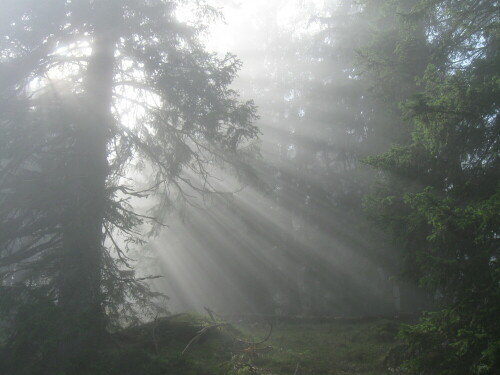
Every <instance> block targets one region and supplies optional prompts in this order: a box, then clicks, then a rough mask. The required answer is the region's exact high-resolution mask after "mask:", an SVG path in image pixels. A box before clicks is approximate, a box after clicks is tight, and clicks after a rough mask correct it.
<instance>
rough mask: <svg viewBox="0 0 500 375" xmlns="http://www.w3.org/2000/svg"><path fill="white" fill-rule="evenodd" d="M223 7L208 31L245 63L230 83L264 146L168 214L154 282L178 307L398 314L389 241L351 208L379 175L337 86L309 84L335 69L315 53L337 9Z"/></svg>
mask: <svg viewBox="0 0 500 375" xmlns="http://www.w3.org/2000/svg"><path fill="white" fill-rule="evenodd" d="M219 5H220V6H221V7H222V8H221V9H222V11H223V14H224V20H222V21H220V22H218V23H217V24H215V25H214V26H212V27H211V29H210V30H209V35H208V39H207V46H208V47H209V48H211V49H213V50H215V51H217V52H218V53H219V54H224V53H226V52H227V51H229V52H231V53H234V54H236V55H237V56H238V58H239V59H240V60H241V62H242V64H243V65H242V69H241V70H240V71H239V73H238V78H237V79H236V80H235V82H234V83H233V85H234V88H235V89H237V90H238V91H240V94H241V96H242V98H244V99H247V98H251V99H253V100H254V101H255V104H256V105H257V106H258V108H259V116H260V119H259V120H258V121H257V125H258V127H259V129H260V131H261V133H262V134H261V136H260V140H259V142H252V143H250V144H248V145H246V147H247V148H248V149H249V154H251V153H252V151H251V150H257V154H254V155H249V156H248V158H247V160H245V161H244V163H245V164H248V167H247V168H248V171H246V173H247V175H245V171H243V173H241V172H240V176H239V177H238V176H235V175H234V173H231V171H227V170H218V171H216V172H214V177H213V178H212V179H211V182H212V183H213V184H214V186H216V189H215V190H216V191H218V192H222V193H223V194H217V193H214V194H211V195H210V196H197V197H196V196H194V197H193V198H192V199H191V203H193V205H194V206H195V207H191V206H190V204H188V205H186V204H184V205H182V207H178V209H177V210H174V213H172V214H170V215H169V216H167V218H166V223H167V224H168V228H166V229H165V230H164V231H163V232H162V233H161V235H160V236H159V238H157V239H155V240H154V241H152V242H151V243H150V244H149V246H148V247H149V248H151V249H152V250H153V254H154V255H153V256H152V259H148V262H149V264H150V266H149V267H148V266H146V270H147V271H144V272H145V273H149V274H159V275H164V278H162V279H156V280H155V281H154V288H155V289H156V290H158V291H160V292H162V293H165V294H166V295H167V296H168V297H169V298H170V300H169V303H168V304H167V307H168V309H169V310H170V311H171V312H182V311H198V312H204V307H208V308H210V309H213V310H215V311H217V312H218V313H219V314H221V315H227V314H229V315H231V314H268V315H274V314H278V315H290V314H291V315H300V316H302V315H304V316H369V315H386V316H392V315H398V314H399V313H400V312H401V301H400V290H399V289H400V287H399V285H398V282H397V281H396V280H395V279H394V276H396V272H397V271H395V266H396V264H395V260H394V259H393V258H392V259H391V255H390V249H388V248H386V247H389V246H390V245H389V244H388V243H387V242H386V241H384V240H383V239H382V236H381V235H380V234H379V233H377V231H376V230H373V229H372V228H371V227H370V225H369V224H368V223H366V218H364V217H363V215H362V214H361V212H360V210H359V207H349V204H350V202H349V199H351V201H352V202H353V204H356V205H358V206H359V202H355V200H356V199H359V198H360V196H361V195H362V194H363V192H364V191H366V190H364V191H363V189H367V188H368V184H369V183H370V182H369V181H370V178H372V177H373V176H372V175H371V174H370V173H371V172H370V170H369V169H368V168H366V167H363V166H362V165H360V164H359V163H358V162H357V158H358V157H359V156H358V155H357V150H356V148H359V145H358V143H359V144H360V143H361V142H362V138H363V137H362V136H360V135H355V134H354V131H355V130H350V128H352V129H354V126H351V124H349V125H347V124H346V123H345V122H343V123H338V122H337V123H336V122H335V121H338V120H336V119H334V120H332V119H331V117H334V116H329V113H330V112H334V111H336V106H338V102H337V103H336V102H335V96H336V95H340V94H337V93H336V92H335V91H334V90H335V87H334V88H333V89H331V88H330V91H331V92H329V93H328V95H327V96H325V97H323V98H318V97H314V94H313V92H312V88H318V87H321V86H326V85H328V84H331V80H332V79H334V78H332V76H333V77H334V74H332V72H329V71H328V70H326V71H325V70H324V69H325V67H324V66H322V65H321V59H322V58H321V57H318V56H314V53H311V49H312V48H313V47H312V44H314V43H317V40H316V38H317V34H318V33H319V32H321V25H320V24H319V22H318V21H317V18H315V17H319V16H321V15H322V14H323V15H326V14H328V7H327V8H326V9H324V8H322V4H321V1H315V2H313V1H311V2H304V1H296V2H289V1H286V2H283V1H281V2H280V1H274V2H267V1H252V2H230V1H228V2H221V3H219ZM330 6H331V9H334V8H335V7H337V6H338V5H335V4H330ZM321 12H323V13H321ZM329 63H330V64H331V63H332V61H330V62H329ZM337 64H341V61H339V62H338V63H337ZM329 69H331V70H333V71H335V70H337V71H338V70H342V69H343V67H342V66H338V67H335V66H333V67H332V66H330V68H329ZM353 79H354V78H353ZM329 80H330V81H329ZM337 90H342V86H341V85H339V87H338V88H337ZM342 110H343V111H345V109H342ZM360 115H362V113H361V114H360ZM349 116H351V117H352V118H354V117H356V114H352V113H351V114H350V115H349ZM348 120H349V119H346V120H345V121H348ZM349 132H351V134H349ZM346 142H349V143H346ZM256 155H257V156H256ZM349 155H351V156H349ZM191 178H196V176H191ZM363 184H366V186H363ZM360 185H361V186H360ZM408 293H409V292H408ZM414 298H415V295H414V294H412V295H411V297H410V299H414ZM403 308H404V309H406V310H407V311H408V312H409V311H412V309H414V308H415V307H414V306H411V305H408V303H407V305H406V306H403Z"/></svg>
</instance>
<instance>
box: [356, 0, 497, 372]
mask: <svg viewBox="0 0 500 375" xmlns="http://www.w3.org/2000/svg"><path fill="white" fill-rule="evenodd" d="M386 3H387V4H392V5H393V6H394V9H395V10H396V13H394V10H392V11H391V12H392V13H393V14H395V16H396V14H397V17H399V27H398V28H396V29H395V32H397V38H398V40H397V42H396V43H395V45H394V48H391V49H390V50H388V51H386V53H388V55H387V56H386V58H385V61H386V62H381V63H380V64H378V65H375V64H374V61H380V59H379V58H378V54H377V51H381V50H382V48H383V46H384V45H385V43H387V41H386V40H384V41H383V42H381V41H376V42H375V44H374V45H373V47H370V48H368V49H367V50H365V51H364V52H363V53H362V57H363V59H364V63H365V66H367V69H368V71H370V72H375V73H376V74H375V78H376V79H375V80H374V81H373V85H374V87H375V88H374V90H376V91H377V92H382V93H384V94H385V95H386V96H387V97H388V98H391V99H392V100H394V101H395V102H399V103H400V109H399V110H400V113H401V118H402V124H401V127H402V128H403V129H408V137H407V140H406V141H405V142H399V143H398V144H395V145H393V146H392V147H391V149H390V150H389V151H387V152H386V153H383V154H380V155H377V156H371V157H369V158H367V159H366V163H367V164H369V165H372V166H374V167H376V168H378V169H379V170H380V171H381V172H382V173H381V177H380V180H379V183H378V186H377V188H376V192H375V193H374V194H373V195H371V196H370V197H367V198H366V200H365V206H366V208H367V210H368V213H369V214H370V215H371V216H372V217H373V218H374V219H375V221H376V222H378V223H379V224H381V225H383V226H385V227H387V228H390V229H391V231H392V232H393V234H394V236H395V239H396V240H397V244H398V246H399V247H400V249H401V251H402V254H403V257H404V266H405V273H406V275H407V276H409V277H411V278H413V279H416V280H418V281H419V282H420V284H421V285H422V286H425V287H427V288H429V290H431V291H433V292H434V293H435V295H436V298H437V299H438V300H439V302H440V307H439V310H438V311H436V312H433V313H429V314H428V315H426V317H425V318H423V319H422V320H421V322H420V323H419V324H417V325H415V326H409V327H407V328H406V329H405V330H404V331H403V332H402V335H403V337H404V338H405V339H406V340H407V342H408V345H409V347H408V353H407V356H408V357H407V358H408V361H406V362H405V364H404V365H403V368H405V369H406V370H407V371H408V372H409V373H412V374H413V373H414V374H424V373H425V374H494V373H497V372H498V371H499V369H500V367H499V366H500V362H499V358H500V352H499V350H498V348H499V344H498V342H499V341H498V340H499V337H500V325H499V324H498V316H499V313H500V310H499V309H500V289H499V285H500V284H499V275H500V273H499V270H500V268H499V264H498V256H499V253H498V250H499V246H498V244H499V242H498V241H499V238H498V230H499V228H500V225H499V224H500V221H499V217H500V216H499V212H500V211H499V197H500V195H499V188H500V185H499V181H500V178H499V177H500V175H499V171H500V168H499V167H500V165H499V163H500V159H499V141H500V120H499V103H500V96H499V94H500V85H499V77H500V70H499V67H500V60H499V57H500V55H499V50H500V49H499V48H498V47H499V35H500V34H499V30H500V23H499V22H500V13H499V4H498V2H491V1H468V0H465V1H419V2H417V3H415V4H412V6H411V7H410V8H407V9H406V10H405V6H404V1H393V2H390V1H389V2H386ZM416 45H417V46H421V47H420V49H421V50H422V51H424V52H422V53H421V54H420V56H424V57H425V58H424V59H420V63H418V64H416V63H417V62H418V60H416V59H413V58H409V57H408V55H407V51H411V52H412V53H418V49H419V48H417V47H416ZM379 46H381V47H380V48H377V47H379ZM379 53H380V52H379ZM395 61H396V62H397V61H403V62H404V65H406V66H407V67H409V68H411V67H412V66H415V65H418V68H417V69H413V70H412V71H411V72H410V73H411V74H410V76H409V78H410V79H409V81H408V80H407V82H411V81H413V82H414V83H415V84H416V85H414V88H413V89H412V90H411V95H408V96H402V97H400V98H398V97H397V96H394V93H393V92H391V90H393V89H394V86H396V82H391V83H390V84H389V88H390V89H387V88H386V84H387V80H386V79H385V77H387V76H391V75H393V76H396V77H397V76H398V70H399V69H397V67H396V66H395V65H394V64H393V62H395ZM397 80H398V79H396V81H397ZM399 99H403V100H402V101H401V100H399Z"/></svg>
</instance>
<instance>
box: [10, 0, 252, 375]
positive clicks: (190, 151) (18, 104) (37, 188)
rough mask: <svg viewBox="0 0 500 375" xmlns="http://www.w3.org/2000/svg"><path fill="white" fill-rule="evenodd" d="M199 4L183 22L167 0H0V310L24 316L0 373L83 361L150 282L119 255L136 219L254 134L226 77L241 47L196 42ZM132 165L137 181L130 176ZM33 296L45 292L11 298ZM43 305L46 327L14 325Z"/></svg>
mask: <svg viewBox="0 0 500 375" xmlns="http://www.w3.org/2000/svg"><path fill="white" fill-rule="evenodd" d="M197 4H198V5H197V11H198V13H199V14H201V16H200V18H199V19H198V20H197V22H196V23H192V24H186V23H181V22H179V21H177V19H176V10H177V9H178V8H177V6H178V2H176V1H163V0H152V1H151V0H148V1H146V0H120V1H115V0H94V1H92V0H88V1H69V0H51V1H46V2H33V1H4V2H3V4H2V8H3V9H2V13H1V15H0V24H1V26H0V35H2V39H1V41H0V51H1V52H0V61H1V66H0V96H1V107H2V108H1V109H2V111H1V115H0V116H1V118H0V142H1V144H0V207H1V209H0V224H1V226H0V233H1V235H0V271H1V274H2V277H3V282H2V285H3V286H2V290H3V291H5V293H3V295H4V296H5V297H6V298H7V297H8V298H10V297H12V298H17V300H18V301H19V303H20V304H19V305H18V306H20V307H16V308H14V309H10V311H9V312H5V314H6V315H4V316H8V317H9V318H12V319H17V320H16V321H17V322H18V323H19V324H18V325H14V326H13V327H15V328H14V329H13V332H12V335H11V340H10V342H9V343H8V345H7V347H8V349H10V352H9V354H8V356H10V360H9V361H7V360H5V361H4V363H3V365H4V366H6V367H8V369H7V370H6V371H7V372H6V373H16V372H17V373H36V372H37V371H39V372H41V373H43V372H44V371H46V372H50V371H56V369H58V368H64V365H65V364H67V363H71V365H72V366H73V369H79V368H84V367H85V366H87V367H88V365H89V364H90V363H91V362H92V361H90V358H91V357H92V356H93V355H95V354H96V353H97V351H98V348H99V342H100V340H101V338H102V334H103V333H104V332H105V328H106V327H107V326H109V323H110V320H109V319H108V318H110V317H112V318H114V322H115V323H116V322H117V319H119V318H120V317H122V318H123V317H126V316H127V313H131V311H132V310H133V306H132V305H131V302H134V301H136V302H137V301H139V302H141V303H146V300H147V299H148V297H150V294H148V291H147V287H146V286H145V285H144V284H143V283H141V281H138V280H136V279H135V277H134V272H133V270H132V269H131V266H130V264H129V259H128V257H127V249H128V248H129V246H130V245H132V246H134V245H138V244H141V243H142V241H143V238H142V237H141V228H140V227H141V225H142V224H143V222H144V221H147V220H151V221H153V222H157V223H159V221H160V220H161V216H162V213H163V207H164V206H165V204H167V203H168V200H169V199H172V198H173V197H178V198H180V199H187V197H188V194H189V193H190V192H200V193H204V192H206V193H210V192H213V188H212V187H211V185H210V168H211V165H212V162H213V161H214V160H216V159H218V160H228V158H230V157H231V155H233V156H234V155H235V154H236V153H237V152H238V145H239V144H240V143H242V142H245V140H248V139H251V138H253V137H255V136H256V135H257V133H258V130H257V128H256V127H255V126H254V125H252V120H253V119H254V118H255V107H254V106H253V104H252V102H246V103H242V102H240V101H239V99H238V94H237V93H236V92H235V91H233V90H232V89H230V88H229V84H230V83H231V81H232V79H233V78H234V76H235V74H236V72H237V70H238V68H239V66H240V63H239V61H238V60H237V59H236V58H235V57H234V56H232V55H226V56H224V57H221V58H219V57H217V56H216V55H215V54H211V53H208V52H206V51H205V50H204V47H203V43H202V42H201V37H200V35H201V34H202V33H203V31H204V28H205V24H206V22H205V21H207V22H208V21H210V20H211V19H213V18H216V17H218V13H217V12H216V11H214V10H213V9H212V8H210V7H208V6H205V5H203V4H200V3H197ZM140 169H142V170H143V172H144V173H146V174H147V175H148V176H152V178H151V179H150V183H149V185H148V186H139V184H138V183H134V182H133V181H131V180H130V178H131V177H134V176H137V170H140ZM134 171H135V173H136V174H135V175H134V174H133V173H134ZM185 171H187V172H185ZM151 180H152V181H151ZM148 194H159V195H160V196H161V197H162V199H161V202H160V203H159V204H158V207H159V208H157V209H156V210H155V211H154V212H151V213H147V214H146V213H143V212H141V213H139V212H137V211H136V210H135V208H134V206H133V205H132V202H131V200H132V199H136V198H141V197H145V196H147V195H148ZM12 288H18V289H19V290H24V291H25V292H23V293H25V295H24V296H22V295H21V294H20V293H17V294H16V295H17V297H16V296H12V293H10V292H8V291H11V290H13V289H12ZM9 301H10V302H12V301H13V300H12V299H10V300H9ZM40 301H42V302H40ZM35 302H36V303H35ZM39 302H40V303H39ZM30 303H31V304H33V303H34V304H35V305H36V306H42V305H43V306H45V307H47V308H46V309H40V310H39V311H37V312H36V314H34V315H33V316H31V314H24V315H23V314H21V313H22V311H23V307H22V305H23V304H24V305H26V304H30ZM35 305H34V306H35ZM6 306H7V307H8V306H11V307H12V306H14V304H12V303H10V304H9V303H6V304H3V307H6ZM51 306H52V307H51ZM54 309H55V310H57V311H59V312H58V313H56V312H54V311H52V310H54ZM44 311H46V312H47V315H44V316H45V317H46V318H47V317H48V316H50V317H51V319H52V318H55V317H56V316H57V318H58V319H60V322H59V323H58V324H56V325H55V326H54V328H55V329H54V331H53V332H51V334H52V336H51V337H52V339H51V340H45V341H44V340H43V338H41V337H38V338H37V339H36V340H35V339H33V337H31V338H30V337H23V335H25V334H26V332H27V331H30V332H31V333H30V335H36V330H34V329H33V324H35V322H36V319H38V318H39V317H40V316H39V315H40V314H42V313H43V312H44ZM22 315H23V317H24V320H23V319H21V320H19V319H18V318H20V317H21V316H22ZM42 315H43V314H42ZM129 315H130V314H129ZM30 319H31V320H30ZM39 323H40V322H39ZM23 324H24V325H25V327H24V331H23V330H22V329H21V328H20V327H21V326H22V325H23ZM35 325H36V324H35ZM46 326H50V324H46ZM42 331H43V330H42ZM40 335H41V336H43V332H40ZM28 336H29V335H28ZM54 342H55V343H54ZM52 349H53V350H52ZM26 351H28V352H29V360H26V361H22V360H21V357H22V356H23V355H24V356H26V355H27V354H28V353H27V352H26ZM9 364H10V367H9ZM13 364H15V366H14V365H13ZM18 366H19V367H18ZM44 366H45V367H44ZM47 366H48V367H47ZM51 366H52V367H51ZM23 371H24V372H23ZM68 371H69V370H68Z"/></svg>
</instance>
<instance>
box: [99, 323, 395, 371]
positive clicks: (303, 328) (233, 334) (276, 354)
mask: <svg viewBox="0 0 500 375" xmlns="http://www.w3.org/2000/svg"><path fill="white" fill-rule="evenodd" d="M210 325H213V322H212V321H211V320H210V319H209V318H205V317H203V316H199V315H188V314H181V315H176V316H173V317H170V318H164V319H160V320H157V321H156V322H152V323H149V324H146V325H143V326H140V327H136V328H133V329H129V330H126V331H125V332H122V333H119V334H116V335H115V336H114V338H113V340H111V341H110V346H109V348H110V349H109V352H108V353H107V358H108V359H109V360H110V361H109V362H108V366H107V367H108V371H105V372H103V373H105V374H115V373H117V374H118V373H120V374H121V375H125V374H134V375H136V374H137V375H138V374H141V375H142V374H144V375H150V374H151V375H156V374H158V375H160V374H161V375H165V374H179V375H247V374H248V375H249V374H253V375H259V374H260V375H285V374H286V375H293V374H295V375H305V374H315V375H347V374H349V375H354V374H358V375H382V374H388V371H387V370H386V369H385V368H384V365H383V362H384V358H385V356H386V355H387V353H388V351H389V348H390V347H391V346H392V345H393V344H394V341H395V337H396V334H397V331H398V325H399V322H398V321H396V320H388V319H337V320H335V319H328V320H327V319H323V320H313V319H274V321H273V322H272V325H273V331H272V334H271V336H270V338H269V339H268V340H267V341H265V342H264V343H262V344H259V345H256V346H252V345H249V344H246V343H243V342H242V341H241V340H245V341H253V342H256V341H260V340H262V339H263V338H264V337H266V335H267V333H268V332H269V327H270V325H269V323H267V322H264V321H256V320H255V319H253V320H245V321H238V322H235V323H231V324H227V325H224V326H221V327H214V328H211V329H209V330H208V331H207V332H206V333H204V334H203V335H201V336H200V338H199V341H197V342H196V343H193V344H191V345H190V346H189V348H188V349H187V350H186V352H185V353H184V354H181V353H182V351H183V350H184V348H185V347H186V345H187V344H188V343H189V341H190V340H191V339H192V338H193V337H195V336H196V335H197V332H199V331H200V329H203V328H204V327H207V326H210ZM101 369H102V367H101Z"/></svg>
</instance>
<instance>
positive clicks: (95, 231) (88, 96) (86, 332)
mask: <svg viewBox="0 0 500 375" xmlns="http://www.w3.org/2000/svg"><path fill="white" fill-rule="evenodd" d="M109 3H111V2H109ZM95 7H96V9H95V14H96V22H95V28H94V38H93V44H92V54H91V56H90V60H89V63H88V67H87V73H86V76H85V93H84V95H83V101H82V102H83V103H82V105H81V110H82V112H81V113H80V114H79V116H78V117H79V118H78V119H76V123H77V125H76V132H75V138H76V139H75V144H74V147H75V152H74V160H73V163H72V167H73V171H72V173H73V177H74V183H75V185H74V191H73V192H72V193H73V194H72V196H73V202H71V204H70V209H69V210H68V211H69V212H68V217H69V220H68V222H67V223H65V232H64V241H65V246H64V254H62V258H63V265H62V267H61V269H62V271H61V277H60V280H59V282H60V285H59V290H60V297H59V301H60V307H61V309H62V311H63V315H64V316H63V319H64V323H65V324H63V327H64V328H63V329H64V332H63V335H64V336H65V339H64V340H63V342H62V344H63V346H64V347H63V348H62V349H61V351H60V353H59V355H60V356H64V358H65V360H67V361H70V362H71V365H72V366H75V367H76V368H79V369H81V368H82V367H85V366H88V365H89V363H92V362H93V360H95V356H96V355H97V351H98V348H99V343H100V342H101V339H102V334H103V333H104V329H105V315H104V310H103V301H102V293H101V288H102V285H101V284H102V265H103V242H104V233H103V220H104V216H105V210H106V204H107V195H106V179H107V176H108V173H109V166H108V159H107V143H108V139H109V134H110V127H111V125H112V121H113V118H112V114H111V105H112V88H113V71H114V52H115V43H116V35H115V32H114V30H116V29H115V28H114V27H113V22H112V20H113V19H116V13H117V9H118V8H116V7H115V8H114V7H112V6H111V5H110V4H108V2H106V1H99V2H96V4H95ZM98 8H102V9H98Z"/></svg>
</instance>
